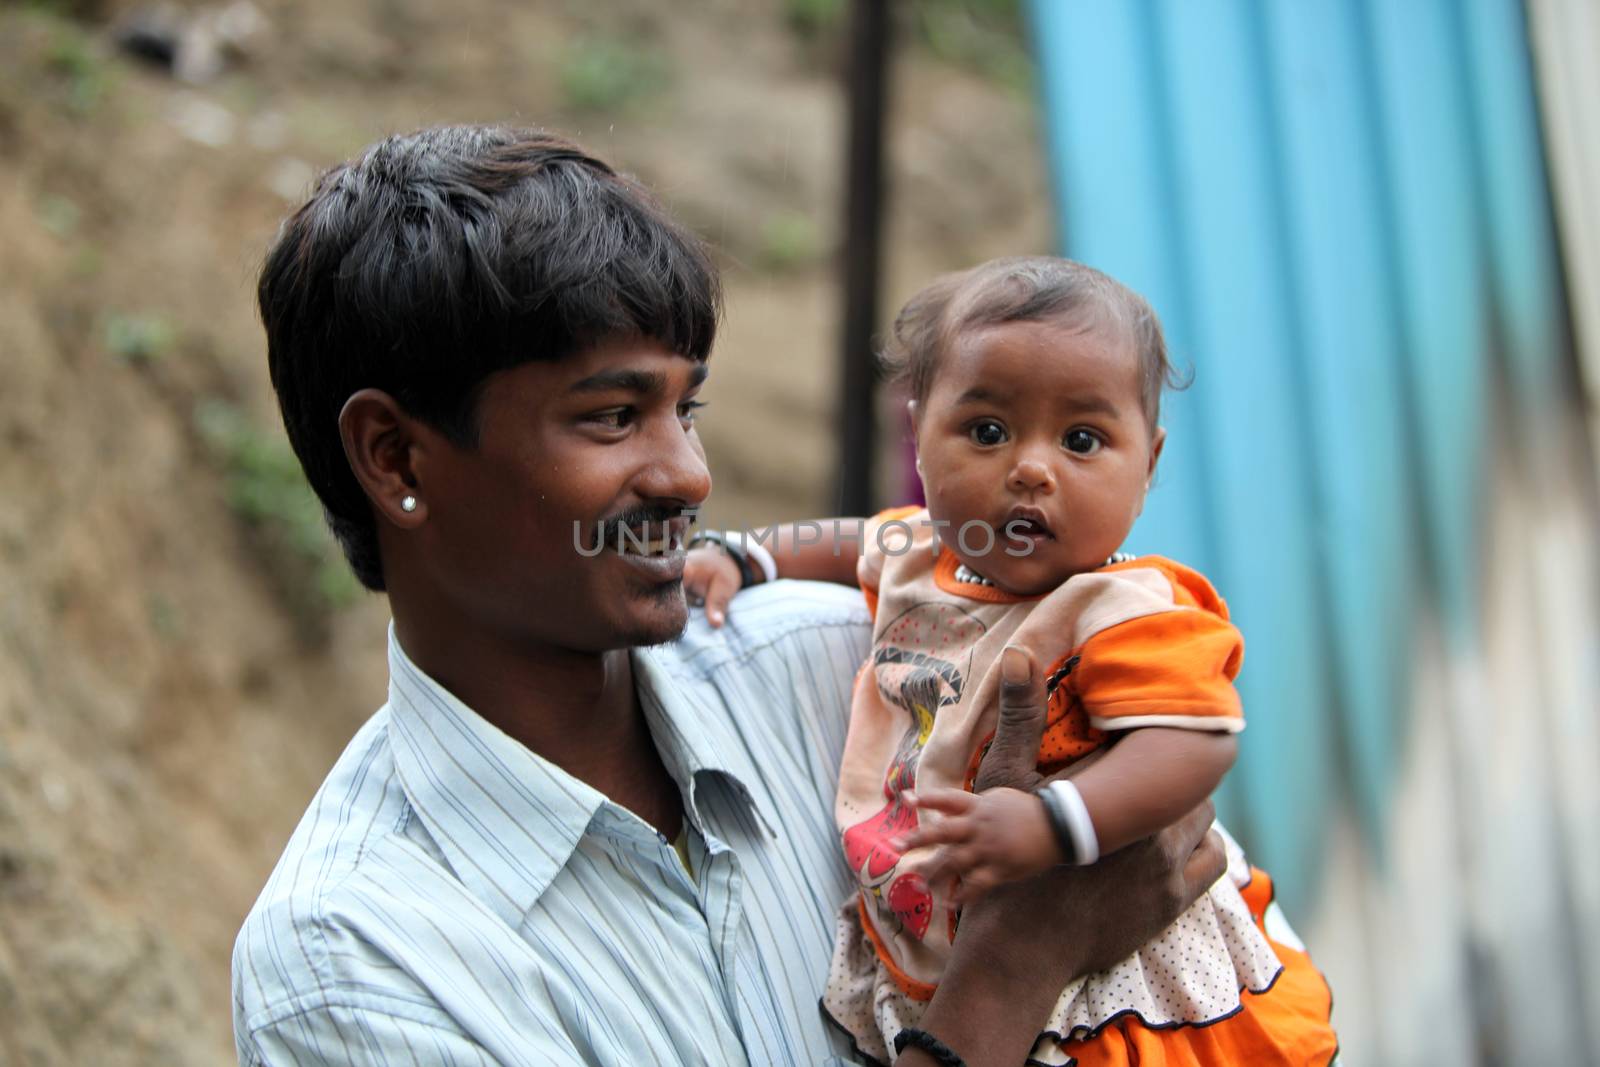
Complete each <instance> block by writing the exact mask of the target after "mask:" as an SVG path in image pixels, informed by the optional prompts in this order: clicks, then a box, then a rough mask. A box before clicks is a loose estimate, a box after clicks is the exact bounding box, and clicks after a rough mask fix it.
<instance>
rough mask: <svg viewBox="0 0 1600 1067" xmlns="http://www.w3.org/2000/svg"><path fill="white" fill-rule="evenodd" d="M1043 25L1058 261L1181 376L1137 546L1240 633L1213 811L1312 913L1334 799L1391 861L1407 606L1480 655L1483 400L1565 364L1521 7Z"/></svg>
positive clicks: (1103, 10) (1248, 10) (1493, 420)
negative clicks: (1119, 282) (1187, 574)
mask: <svg viewBox="0 0 1600 1067" xmlns="http://www.w3.org/2000/svg"><path fill="white" fill-rule="evenodd" d="M1029 10H1030V15H1031V19H1032V29H1033V34H1034V39H1035V42H1036V45H1037V51H1038V56H1039V60H1040V64H1039V66H1040V85H1041V91H1042V95H1043V99H1044V105H1045V108H1044V111H1045V126H1046V134H1047V138H1048V142H1049V155H1050V160H1051V164H1052V167H1053V177H1054V186H1055V190H1056V199H1057V208H1058V212H1059V218H1060V222H1061V230H1062V235H1061V243H1062V246H1063V248H1064V250H1065V252H1066V253H1067V254H1068V255H1071V256H1074V257H1075V258H1078V259H1082V260H1084V261H1086V262H1089V263H1092V264H1094V265H1095V266H1098V267H1101V268H1103V269H1105V270H1107V271H1109V272H1111V273H1113V274H1115V275H1116V276H1118V277H1119V278H1121V279H1123V280H1124V281H1126V282H1128V283H1129V284H1131V285H1132V286H1134V287H1135V288H1137V289H1139V290H1140V291H1141V292H1143V293H1144V294H1145V295H1146V296H1148V297H1149V298H1150V299H1151V301H1152V302H1153V303H1154V304H1155V306H1156V308H1157V310H1158V311H1159V312H1160V313H1161V315H1162V317H1163V319H1164V321H1165V322H1166V324H1167V328H1168V334H1169V340H1170V342H1171V346H1172V348H1173V350H1174V352H1175V354H1176V355H1177V356H1178V357H1179V358H1180V359H1183V358H1188V359H1190V360H1192V362H1193V365H1194V368H1195V372H1196V380H1195V384H1194V386H1193V388H1192V389H1191V390H1189V391H1188V392H1186V393H1181V394H1178V395H1176V396H1174V397H1172V398H1171V399H1170V400H1169V402H1168V407H1167V410H1168V419H1167V421H1168V428H1169V435H1170V437H1169V444H1168V447H1167V452H1166V455H1165V457H1164V459H1163V468H1164V469H1163V472H1162V474H1161V476H1160V480H1159V490H1158V492H1156V493H1155V494H1153V495H1152V498H1151V501H1150V504H1149V506H1148V507H1147V509H1146V513H1145V517H1144V518H1143V519H1142V520H1141V521H1140V524H1139V527H1138V528H1137V529H1136V531H1135V534H1134V539H1133V545H1132V547H1134V548H1136V549H1138V550H1150V551H1160V552H1163V553H1166V554H1170V555H1173V556H1175V557H1178V558H1182V559H1185V560H1187V561H1189V562H1192V563H1194V564H1195V565H1197V566H1199V567H1201V568H1202V569H1204V570H1205V571H1206V572H1207V573H1209V574H1210V575H1212V577H1213V578H1214V579H1215V580H1216V582H1217V584H1218V586H1219V588H1221V589H1222V591H1223V593H1224V595H1225V596H1226V597H1227V598H1228V600H1229V603H1230V604H1231V605H1232V607H1233V609H1234V613H1235V617H1236V618H1237V620H1238V622H1239V624H1240V626H1241V628H1242V629H1243V631H1244V633H1245V638H1246V648H1247V653H1246V663H1245V669H1244V672H1243V674H1242V675H1241V677H1240V688H1241V690H1242V691H1243V693H1244V696H1245V701H1246V709H1247V716H1248V717H1249V720H1250V728H1249V730H1247V731H1246V734H1245V742H1244V753H1243V756H1242V758H1241V761H1240V765H1239V768H1238V769H1237V771H1236V772H1235V775H1234V778H1235V781H1234V783H1233V785H1232V787H1231V793H1230V795H1229V796H1228V797H1227V798H1226V800H1227V804H1226V808H1225V812H1226V814H1227V815H1228V817H1229V818H1230V820H1231V821H1232V822H1233V823H1235V824H1236V825H1237V826H1238V827H1239V828H1240V829H1242V830H1243V831H1244V835H1245V837H1246V838H1247V839H1248V841H1249V843H1250V844H1251V845H1252V846H1253V848H1254V849H1255V850H1256V852H1257V854H1258V855H1259V856H1260V857H1261V858H1262V859H1263V860H1265V861H1266V862H1267V863H1268V864H1269V865H1271V866H1272V867H1273V868H1274V869H1275V871H1276V872H1277V873H1278V874H1279V876H1280V879H1281V884H1282V885H1283V886H1284V887H1285V888H1286V889H1287V891H1288V892H1289V894H1290V895H1291V897H1292V896H1295V895H1299V897H1300V899H1302V900H1303V899H1305V894H1306V893H1307V892H1308V891H1309V889H1310V887H1311V886H1312V885H1313V884H1314V883H1315V881H1316V869H1317V864H1318V860H1319V856H1320V855H1321V853H1322V850H1323V840H1324V835H1325V831H1326V828H1327V825H1328V821H1329V816H1330V813H1331V811H1332V808H1333V805H1334V804H1335V803H1337V801H1338V795H1339V793H1340V792H1341V791H1342V790H1343V791H1347V792H1348V793H1349V794H1350V795H1351V796H1353V797H1354V798H1355V800H1356V802H1357V811H1358V812H1359V813H1360V815H1361V816H1362V820H1361V821H1362V825H1363V826H1364V827H1365V829H1366V832H1367V835H1368V837H1369V838H1370V839H1372V840H1374V841H1378V840H1379V839H1380V838H1381V828H1382V823H1383V818H1382V817H1383V813H1384V812H1385V811H1386V810H1387V808H1388V805H1389V803H1390V793H1391V790H1392V788H1393V782H1394V778H1395V774H1396V767H1397V753H1398V752H1399V751H1400V749H1401V747H1402V745H1403V744H1404V739H1405V729H1404V726H1405V710H1404V700H1405V698H1404V694H1405V691H1406V682H1407V669H1408V663H1409V656H1410V652H1411V648H1410V647H1409V640H1410V635H1411V634H1412V633H1413V631H1414V624H1415V622H1416V620H1417V618H1418V616H1419V614H1421V613H1424V612H1425V613H1428V614H1431V615H1434V616H1436V617H1437V618H1439V619H1440V620H1442V622H1443V627H1444V630H1445V632H1446V634H1447V637H1448V639H1449V640H1450V642H1451V644H1452V647H1453V648H1455V649H1456V650H1457V651H1458V652H1459V653H1460V654H1462V655H1470V654H1471V650H1472V648H1473V647H1474V643H1475V641H1476V640H1477V636H1478V621H1479V618H1480V611H1481V607H1480V604H1481V596H1480V589H1479V585H1480V570H1481V568H1480V553H1481V552H1482V550H1483V549H1482V528H1483V523H1482V510H1483V506H1484V499H1483V494H1482V488H1481V487H1482V483H1483V469H1484V460H1485V455H1486V453H1485V449H1487V448H1492V447H1494V446H1495V442H1496V436H1497V434H1499V433H1502V432H1504V431H1503V429H1502V427H1503V426H1504V420H1503V419H1502V413H1501V412H1500V411H1499V410H1498V405H1500V404H1501V403H1502V402H1503V401H1502V400H1501V399H1500V397H1499V394H1497V393H1496V392H1494V391H1493V389H1492V383H1493V382H1494V381H1496V380H1497V378H1496V375H1497V374H1504V375H1505V376H1506V377H1508V378H1509V379H1510V381H1511V384H1512V385H1513V387H1514V390H1515V395H1516V396H1518V397H1519V398H1521V402H1522V404H1523V405H1524V408H1525V410H1526V411H1528V412H1537V411H1538V410H1540V407H1539V406H1540V405H1541V404H1544V403H1547V402H1549V401H1550V392H1551V390H1552V389H1553V384H1552V383H1553V381H1554V380H1555V379H1554V376H1553V369H1554V368H1556V367H1557V366H1559V359H1560V358H1561V349H1560V337H1561V330H1560V322H1561V320H1560V315H1561V311H1560V299H1559V278H1558V272H1557V264H1556V260H1555V256H1554V253H1553V251H1552V244H1551V240H1550V234H1549V226H1548V216H1549V205H1548V200H1547V193H1546V190H1545V182H1544V174H1543V165H1542V158H1541V155H1540V147H1539V139H1538V132H1537V124H1536V117H1535V113H1534V107H1533V99H1532V94H1531V82H1530V74H1529V70H1528V58H1527V39H1526V31H1525V29H1524V26H1523V22H1522V15H1521V10H1520V8H1519V7H1518V5H1517V4H1516V3H1515V2H1513V0H1471V2H1467V3H1457V2H1455V0H1406V2H1405V3H1388V2H1378V0H1366V2H1362V0H1296V2H1293V3H1291V2H1287V0H1284V2H1275V3H1262V2H1250V0H1166V2H1163V0H1078V2H1067V0H1033V2H1032V3H1031V4H1030V5H1029ZM1497 361H1498V362H1497ZM1525 424H1526V423H1525Z"/></svg>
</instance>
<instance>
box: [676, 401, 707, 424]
mask: <svg viewBox="0 0 1600 1067" xmlns="http://www.w3.org/2000/svg"><path fill="white" fill-rule="evenodd" d="M705 406H706V405H705V401H703V400H686V401H684V402H683V403H681V404H679V405H678V420H679V421H680V422H682V423H683V424H684V425H685V426H693V425H694V424H695V422H696V421H697V416H696V415H695V412H697V411H699V410H700V409H701V408H703V407H705Z"/></svg>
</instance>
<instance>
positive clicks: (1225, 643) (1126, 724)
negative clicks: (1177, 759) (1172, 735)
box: [1073, 557, 1244, 733]
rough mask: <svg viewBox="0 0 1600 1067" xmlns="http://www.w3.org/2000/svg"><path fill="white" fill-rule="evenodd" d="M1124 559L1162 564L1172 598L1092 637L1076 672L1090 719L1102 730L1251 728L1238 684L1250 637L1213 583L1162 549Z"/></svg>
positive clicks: (1135, 563) (1147, 564)
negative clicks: (1160, 553)
mask: <svg viewBox="0 0 1600 1067" xmlns="http://www.w3.org/2000/svg"><path fill="white" fill-rule="evenodd" d="M1119 567H1125V568H1128V569H1136V568H1139V567H1145V568H1151V567H1153V568H1155V569H1157V570H1159V571H1160V572H1161V573H1162V574H1163V575H1164V576H1165V577H1166V578H1167V580H1168V581H1169V582H1170V583H1171V586H1172V601H1171V605H1170V607H1168V608H1167V609H1166V610H1161V611H1151V612H1149V613H1147V614H1141V615H1138V616H1136V617H1134V618H1129V619H1126V620H1123V621H1120V622H1117V623H1116V624H1115V625H1112V626H1108V627H1106V628H1105V629H1103V630H1100V631H1099V632H1097V633H1095V634H1093V635H1092V636H1091V637H1089V639H1088V640H1087V641H1086V642H1085V643H1084V645H1083V647H1082V651H1081V653H1080V656H1081V659H1080V661H1079V663H1078V665H1077V669H1076V671H1075V673H1074V675H1073V678H1074V681H1075V684H1076V687H1077V690H1078V695H1079V698H1080V699H1081V700H1082V702H1083V706H1084V710H1085V711H1086V712H1087V713H1088V716H1089V724H1090V725H1091V726H1094V727H1095V728H1097V729H1100V730H1132V729H1137V728H1139V727H1144V726H1165V727H1177V728H1179V729H1187V730H1213V731H1221V732H1227V733H1237V732H1239V731H1240V730H1242V729H1244V710H1243V707H1242V705H1241V704H1240V701H1239V693H1238V690H1236V689H1235V688H1234V686H1233V680H1234V678H1235V677H1237V676H1238V673H1239V665H1240V663H1241V662H1242V660H1243V658H1244V639H1243V637H1241V636H1240V634H1239V631H1238V629H1237V628H1235V627H1234V626H1233V624H1232V623H1230V622H1229V621H1228V609H1227V605H1226V604H1224V603H1223V601H1222V598H1221V597H1219V596H1218V595H1217V593H1216V590H1215V589H1213V588H1212V587H1211V583H1209V582H1207V581H1206V579H1205V578H1204V577H1202V576H1201V575H1200V574H1198V573H1197V572H1195V571H1193V570H1190V569H1189V568H1187V567H1184V566H1182V565H1180V564H1176V563H1172V562H1170V561H1168V560H1158V559H1155V558H1154V557H1146V558H1145V559H1142V560H1135V561H1132V562H1131V563H1128V564H1121V565H1119ZM1108 569H1113V568H1108Z"/></svg>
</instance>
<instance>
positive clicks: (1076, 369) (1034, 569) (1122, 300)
mask: <svg viewBox="0 0 1600 1067" xmlns="http://www.w3.org/2000/svg"><path fill="white" fill-rule="evenodd" d="M885 360H886V362H887V363H888V365H889V367H890V368H891V369H892V370H893V371H894V372H895V373H897V374H898V375H899V376H901V377H903V378H904V379H905V380H906V381H907V383H908V384H909V386H910V391H911V402H910V410H911V418H912V423H913V426H914V427H915V431H916V438H917V469H918V470H919V471H920V472H921V474H922V481H923V485H924V487H925V489H926V491H927V497H928V510H929V512H930V515H931V517H932V518H933V519H934V520H935V521H939V522H948V523H949V524H950V528H949V529H948V530H945V531H944V532H942V534H941V538H942V540H943V542H944V543H945V544H946V545H947V546H948V547H949V548H951V549H952V550H953V551H954V552H955V553H956V556H957V557H958V558H960V560H961V561H962V562H963V563H965V564H966V565H967V566H968V567H970V568H971V569H972V570H974V571H976V572H977V573H978V574H980V575H983V576H984V577H986V578H988V579H990V580H991V581H993V582H995V583H996V584H997V585H999V586H1000V587H1001V588H1003V589H1005V590H1007V591H1009V592H1012V593H1016V594H1019V595H1027V596H1031V595H1036V594H1040V593H1044V592H1047V591H1048V590H1050V589H1052V588H1054V587H1055V586H1057V585H1059V584H1060V583H1061V582H1063V581H1065V580H1066V579H1067V578H1070V577H1071V576H1072V575H1074V574H1078V573H1081V572H1083V571H1087V570H1092V569H1094V568H1095V567H1098V566H1100V565H1101V564H1102V563H1104V562H1105V560H1106V558H1107V557H1108V556H1110V555H1111V554H1112V553H1114V552H1115V551H1116V550H1117V548H1118V547H1119V546H1121V544H1122V541H1123V539H1124V538H1126V537H1127V535H1128V531H1129V529H1131V528H1132V526H1133V521H1134V519H1136V518H1138V516H1139V512H1140V511H1141V510H1142V509H1143V507H1144V497H1145V492H1146V491H1147V490H1148V489H1149V487H1150V480H1151V478H1152V476H1153V475H1154V474H1155V468H1156V460H1157V459H1158V458H1159V457H1160V455H1161V446H1162V444H1163V442H1164V440H1165V436H1166V432H1165V431H1164V430H1162V429H1161V428H1160V426H1159V416H1160V410H1161V390H1162V389H1163V388H1164V387H1166V386H1172V385H1176V384H1177V383H1176V382H1175V380H1174V373H1173V369H1172V366H1171V364H1170V363H1169V362H1168V359H1167V348H1166V342H1165V341H1164V339H1163V338H1162V335H1161V323H1160V321H1159V320H1158V319H1157V318H1156V315H1155V312H1154V311H1152V310H1151V308H1150V305H1149V304H1148V303H1146V302H1145V300H1144V298H1143V297H1141V296H1139V295H1138V294H1137V293H1135V292H1133V291H1132V290H1130V289H1128V288H1127V287H1126V286H1124V285H1122V284H1121V283H1120V282H1118V281H1116V280H1115V279H1113V278H1110V277H1107V276H1106V275H1104V274H1102V273H1100V272H1099V271H1097V270H1094V269H1093V268H1091V267H1085V266H1083V265H1082V264H1080V263H1074V262H1072V261H1070V260H1065V259H1057V258H1054V257H1051V256H1030V257H1019V258H1014V259H997V260H993V261H991V262H989V263H985V264H982V265H981V266H978V267H974V268H972V269H971V270H968V271H963V272H961V273H959V274H950V275H946V276H944V277H942V278H939V279H937V280H935V281H934V282H933V283H932V284H931V285H929V286H928V287H927V288H925V289H923V290H922V291H921V292H919V293H918V294H917V295H916V296H913V297H912V298H911V300H910V301H909V302H908V303H907V304H906V306H905V308H904V309H903V310H902V311H901V312H900V315H899V317H898V318H896V319H895V324H894V333H893V337H892V339H891V341H890V343H889V346H888V350H887V352H886V353H885ZM974 522H976V523H981V524H983V525H985V526H988V527H989V528H991V529H992V530H993V531H994V538H993V542H992V546H990V547H988V548H987V550H985V545H986V542H987V540H988V539H987V538H986V537H985V535H984V534H983V533H982V532H981V531H980V530H979V529H978V528H977V527H970V528H969V531H968V533H967V534H966V536H964V537H958V536H957V534H958V532H959V531H960V530H961V528H962V527H963V526H964V525H967V524H969V523H974ZM1008 526H1009V528H1008ZM1025 550H1027V551H1026V554H1022V553H1024V551H1025Z"/></svg>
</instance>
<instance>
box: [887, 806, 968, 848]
mask: <svg viewBox="0 0 1600 1067" xmlns="http://www.w3.org/2000/svg"><path fill="white" fill-rule="evenodd" d="M975 832H976V827H974V826H973V824H972V820H970V819H967V818H965V817H963V816H960V815H948V816H946V817H944V818H943V819H931V820H929V821H928V822H924V823H918V824H917V825H916V826H914V827H912V828H911V829H910V830H907V831H906V832H905V833H903V834H897V835H896V836H895V838H894V840H892V841H890V842H889V844H890V846H891V847H892V848H893V849H894V850H895V851H896V852H900V853H906V852H910V851H911V850H912V849H914V848H926V847H928V846H930V845H963V844H966V843H967V842H968V841H971V840H972V836H973V834H974V833H975Z"/></svg>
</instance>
